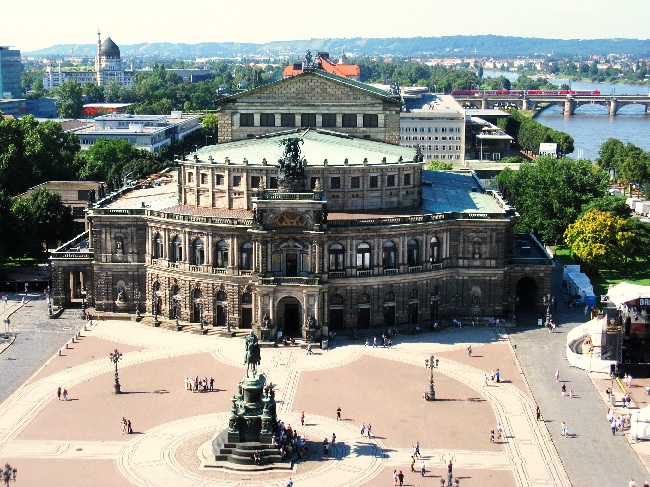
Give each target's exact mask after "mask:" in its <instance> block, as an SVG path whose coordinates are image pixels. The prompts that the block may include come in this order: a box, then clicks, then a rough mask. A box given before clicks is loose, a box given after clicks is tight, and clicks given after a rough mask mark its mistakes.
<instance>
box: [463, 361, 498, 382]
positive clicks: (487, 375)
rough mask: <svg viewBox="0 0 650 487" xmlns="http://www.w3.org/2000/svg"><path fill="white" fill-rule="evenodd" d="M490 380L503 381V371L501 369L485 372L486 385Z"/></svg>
mask: <svg viewBox="0 0 650 487" xmlns="http://www.w3.org/2000/svg"><path fill="white" fill-rule="evenodd" d="M470 356H471V355H470ZM490 382H496V383H497V384H498V383H499V382H501V371H499V369H496V370H491V371H490V372H489V373H488V372H486V373H485V385H486V386H487V385H488V384H489V383H490Z"/></svg>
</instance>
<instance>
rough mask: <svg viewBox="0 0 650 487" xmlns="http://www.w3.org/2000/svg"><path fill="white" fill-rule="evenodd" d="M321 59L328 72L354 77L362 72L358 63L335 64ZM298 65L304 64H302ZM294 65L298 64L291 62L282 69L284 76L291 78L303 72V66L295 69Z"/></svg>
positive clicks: (322, 65)
mask: <svg viewBox="0 0 650 487" xmlns="http://www.w3.org/2000/svg"><path fill="white" fill-rule="evenodd" d="M319 59H320V63H321V67H322V68H323V69H324V70H325V71H327V72H328V73H334V74H338V75H339V76H343V77H344V78H354V77H358V76H359V75H360V74H361V69H360V68H359V66H357V65H356V64H333V63H332V61H330V60H329V59H324V58H319ZM298 65H299V66H302V65H301V64H298ZM294 66H296V64H290V65H289V66H286V67H285V68H284V70H283V71H282V76H284V77H285V78H290V77H291V76H295V75H297V74H300V73H302V68H300V69H294Z"/></svg>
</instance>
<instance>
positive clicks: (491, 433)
mask: <svg viewBox="0 0 650 487" xmlns="http://www.w3.org/2000/svg"><path fill="white" fill-rule="evenodd" d="M490 443H494V429H491V430H490Z"/></svg>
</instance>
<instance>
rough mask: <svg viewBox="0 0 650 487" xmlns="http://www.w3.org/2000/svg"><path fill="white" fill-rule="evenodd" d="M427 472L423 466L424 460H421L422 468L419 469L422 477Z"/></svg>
mask: <svg viewBox="0 0 650 487" xmlns="http://www.w3.org/2000/svg"><path fill="white" fill-rule="evenodd" d="M426 472H427V470H426V468H424V462H422V468H421V469H420V475H422V476H423V477H424V474H425V473H426Z"/></svg>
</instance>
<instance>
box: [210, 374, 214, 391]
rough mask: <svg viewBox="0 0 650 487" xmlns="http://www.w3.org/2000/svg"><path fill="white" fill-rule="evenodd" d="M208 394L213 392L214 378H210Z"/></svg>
mask: <svg viewBox="0 0 650 487" xmlns="http://www.w3.org/2000/svg"><path fill="white" fill-rule="evenodd" d="M210 392H214V377H210Z"/></svg>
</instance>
